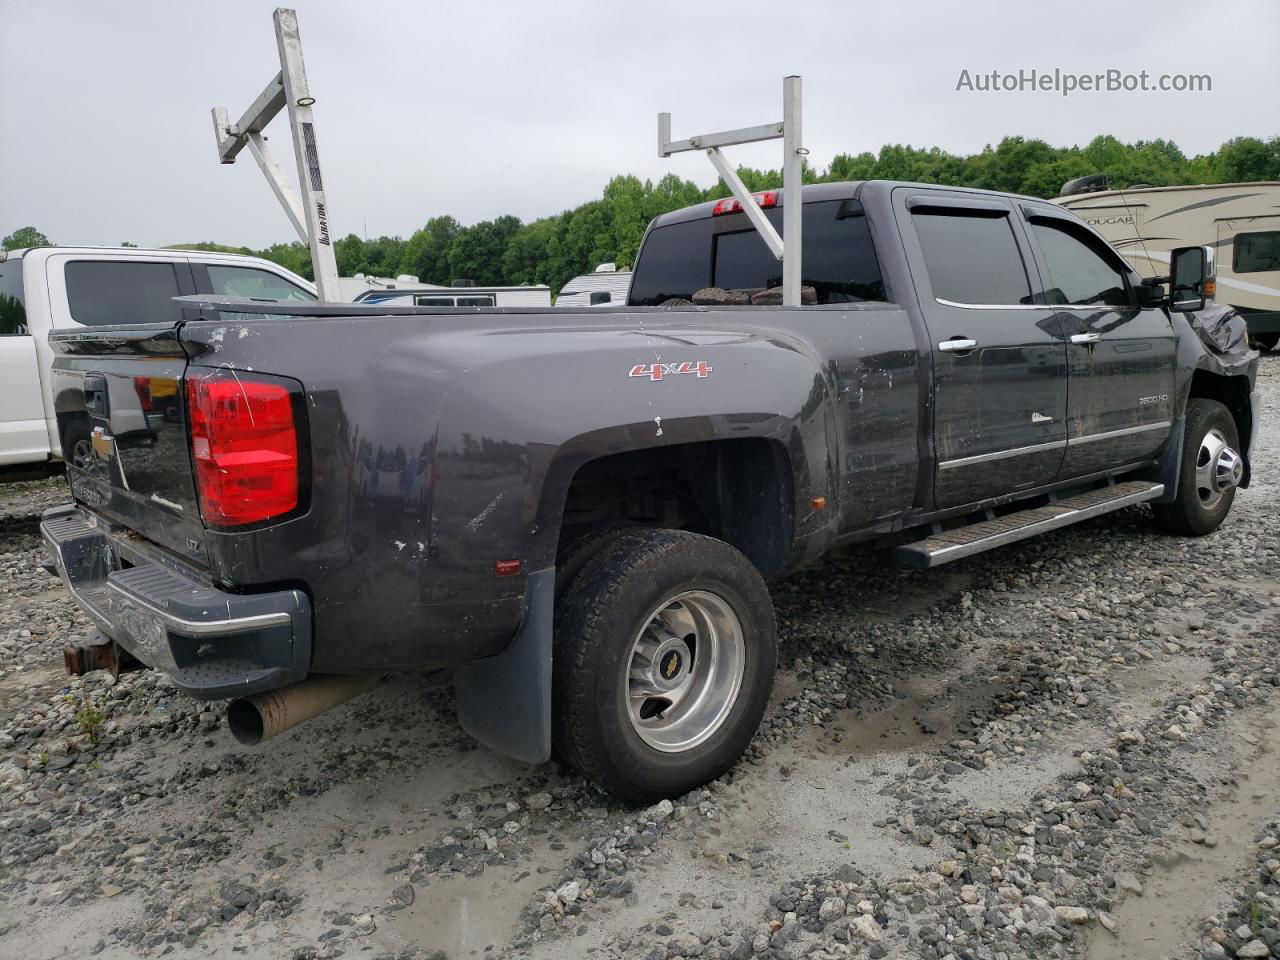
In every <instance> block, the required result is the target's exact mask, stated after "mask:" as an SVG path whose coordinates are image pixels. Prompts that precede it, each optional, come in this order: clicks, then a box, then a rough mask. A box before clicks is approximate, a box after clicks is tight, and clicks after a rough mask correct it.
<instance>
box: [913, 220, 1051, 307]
mask: <svg viewBox="0 0 1280 960" xmlns="http://www.w3.org/2000/svg"><path fill="white" fill-rule="evenodd" d="M911 222H912V223H913V224H914V225H915V229H916V236H917V237H919V239H920V247H921V249H922V250H923V251H924V262H925V267H926V268H927V269H928V271H929V282H930V284H932V286H933V295H934V297H935V298H936V299H938V300H946V301H949V302H951V303H960V304H968V305H974V306H976V305H1006V304H1029V303H1031V283H1030V281H1029V280H1028V279H1027V267H1026V264H1025V263H1024V262H1023V260H1022V254H1021V253H1020V252H1019V250H1018V242H1017V240H1016V239H1015V238H1014V235H1013V224H1012V222H1011V221H1010V219H1009V216H1008V214H1007V213H1004V212H1001V211H994V210H993V211H987V210H979V209H969V208H966V207H954V208H949V207H921V208H917V209H914V210H912V211H911Z"/></svg>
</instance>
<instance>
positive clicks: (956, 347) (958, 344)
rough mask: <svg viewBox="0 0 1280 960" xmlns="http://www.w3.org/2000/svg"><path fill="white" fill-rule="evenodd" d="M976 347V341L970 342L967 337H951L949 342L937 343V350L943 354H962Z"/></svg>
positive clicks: (941, 341)
mask: <svg viewBox="0 0 1280 960" xmlns="http://www.w3.org/2000/svg"><path fill="white" fill-rule="evenodd" d="M977 345H978V341H977V340H970V339H968V338H967V337H952V338H951V339H950V340H940V341H938V349H939V350H941V351H942V352H943V353H964V352H965V351H967V350H972V349H973V348H974V347H976V346H977Z"/></svg>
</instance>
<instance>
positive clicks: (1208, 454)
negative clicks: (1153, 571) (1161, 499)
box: [1152, 397, 1244, 537]
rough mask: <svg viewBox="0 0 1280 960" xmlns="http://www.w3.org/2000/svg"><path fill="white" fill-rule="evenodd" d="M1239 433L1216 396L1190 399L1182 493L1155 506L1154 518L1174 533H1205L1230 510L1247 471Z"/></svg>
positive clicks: (1182, 466)
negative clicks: (1242, 475)
mask: <svg viewBox="0 0 1280 960" xmlns="http://www.w3.org/2000/svg"><path fill="white" fill-rule="evenodd" d="M1243 469H1244V462H1243V459H1242V458H1241V455H1240V435H1239V433H1238V432H1237V431H1236V422H1235V420H1234V419H1233V418H1232V416H1231V411H1229V410H1228V409H1227V408H1226V407H1224V406H1223V405H1222V404H1221V403H1219V402H1218V401H1217V400H1207V399H1205V398H1203V397H1192V398H1191V400H1190V401H1188V403H1187V428H1186V435H1185V438H1184V441H1183V446H1182V464H1181V467H1180V468H1179V472H1178V496H1177V499H1176V500H1174V501H1173V502H1172V503H1158V504H1154V505H1153V506H1152V509H1153V510H1154V511H1155V515H1156V522H1157V523H1158V524H1159V525H1160V526H1161V527H1163V528H1164V529H1165V530H1167V531H1169V532H1170V533H1175V534H1178V535H1179V536H1184V537H1203V536H1204V535H1205V534H1207V533H1213V531H1215V530H1217V529H1218V527H1219V526H1221V524H1222V521H1223V520H1225V519H1226V518H1227V514H1228V513H1230V512H1231V504H1232V501H1234V500H1235V496H1236V484H1237V483H1239V481H1240V476H1241V474H1242V473H1243Z"/></svg>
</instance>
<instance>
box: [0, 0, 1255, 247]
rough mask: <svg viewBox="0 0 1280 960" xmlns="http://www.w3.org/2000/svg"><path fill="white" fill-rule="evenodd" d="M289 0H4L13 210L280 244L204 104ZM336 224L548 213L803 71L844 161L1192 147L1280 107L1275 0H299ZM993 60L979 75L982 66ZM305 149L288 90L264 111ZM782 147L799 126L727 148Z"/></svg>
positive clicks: (814, 159) (87, 232)
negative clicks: (1022, 80)
mask: <svg viewBox="0 0 1280 960" xmlns="http://www.w3.org/2000/svg"><path fill="white" fill-rule="evenodd" d="M275 6H276V4H275V3H274V2H259V0H217V2H196V0H185V2H176V0H129V2H124V0H77V2H72V0H41V2H36V0H0V90H3V91H4V93H3V95H2V96H0V236H3V235H5V234H8V233H9V232H11V231H12V230H14V229H16V228H17V227H20V226H27V225H33V226H35V227H37V228H39V229H40V230H41V231H43V232H44V233H45V234H46V235H47V236H48V237H49V238H50V239H51V240H52V241H54V242H56V243H62V244H89V243H92V244H112V245H114V244H119V243H121V242H122V241H129V242H131V243H135V244H139V245H141V246H161V245H166V244H171V243H181V242H188V241H196V240H213V241H217V242H221V243H228V244H235V245H241V244H244V245H248V246H253V247H261V246H265V245H267V244H270V243H274V242H277V241H288V240H292V239H295V234H294V233H293V229H292V227H291V226H290V225H289V222H288V220H287V219H286V218H285V215H284V212H283V210H282V209H281V208H280V206H279V205H278V203H277V202H276V200H275V198H274V196H273V194H272V193H271V192H270V190H269V188H268V186H267V183H266V181H265V179H264V178H263V177H262V174H261V173H260V172H259V171H258V169H257V166H256V165H255V164H254V162H253V160H252V158H251V157H250V156H249V154H248V152H247V151H246V152H245V153H243V154H241V156H240V158H239V159H238V160H237V162H236V163H235V164H233V165H228V166H224V165H220V164H219V163H218V161H217V157H216V153H215V149H214V136H213V126H212V121H211V119H210V113H209V111H210V108H211V107H214V106H225V107H227V108H228V110H229V112H230V114H231V116H232V117H233V118H235V117H238V116H239V115H240V114H241V113H242V112H243V111H244V109H245V108H246V107H248V105H249V104H250V102H251V101H252V100H253V99H254V97H256V96H257V94H258V93H259V92H260V91H261V90H262V88H263V87H264V86H265V85H266V83H267V81H268V80H269V79H270V78H271V77H272V76H274V74H275V73H276V71H277V70H278V69H279V61H278V57H277V53H276V45H275V34H274V28H273V25H272V17H271V14H272V11H273V10H274V8H275ZM296 9H297V11H298V19H299V24H300V27H301V33H302V41H303V47H304V50H305V54H306V67H307V74H308V79H309V82H310V86H311V93H312V95H313V96H314V97H315V98H316V103H315V106H314V110H315V120H316V132H317V140H318V144H319V151H320V160H321V165H322V168H323V172H324V180H325V187H326V192H327V198H328V201H329V211H330V217H331V229H332V230H333V231H334V232H335V233H336V234H337V235H339V236H341V235H345V234H347V233H356V234H360V235H367V236H370V237H373V236H378V235H381V234H391V235H395V234H399V235H402V236H406V237H407V236H408V235H409V234H411V233H412V232H413V231H414V230H415V229H417V228H418V227H419V226H421V225H422V224H423V223H424V222H425V221H426V220H427V219H428V218H429V217H432V216H435V215H439V214H452V215H453V216H455V217H457V218H458V219H459V220H460V221H462V222H463V223H473V222H475V221H478V220H484V219H489V218H492V217H495V216H500V215H503V214H514V215H516V216H518V217H520V218H521V219H524V220H530V219H534V218H537V217H540V216H546V215H548V214H554V213H558V212H560V211H561V210H565V209H568V208H571V207H574V206H577V205H578V204H581V203H583V202H585V201H587V200H590V199H592V198H594V197H598V196H599V195H600V192H601V190H602V188H603V187H604V185H605V184H606V183H607V182H608V180H609V178H610V177H612V176H614V175H616V174H620V173H631V174H635V175H637V176H640V177H642V178H652V179H657V178H659V177H661V176H663V175H664V174H666V173H676V174H678V175H679V176H681V177H685V178H688V179H692V180H694V181H696V182H697V183H699V184H700V185H703V186H707V185H710V184H711V183H713V182H714V181H715V173H714V171H713V169H712V167H711V164H710V163H709V162H708V160H707V158H706V157H705V156H702V155H700V154H697V153H689V154H682V155H678V156H675V157H671V158H668V159H662V158H659V157H658V156H657V148H656V141H657V132H656V125H657V121H656V115H657V113H658V112H659V111H667V112H670V113H671V114H672V135H673V137H676V138H684V137H687V136H690V135H693V134H697V133H710V132H714V131H717V130H724V129H730V128H735V127H741V126H752V125H755V124H761V123H768V122H772V121H775V120H778V119H780V118H781V113H782V107H781V99H782V77H784V76H785V75H787V74H791V73H795V74H800V75H802V76H803V78H804V144H805V146H806V147H807V148H808V149H809V151H810V157H809V159H810V161H811V163H813V164H814V165H815V166H818V167H822V166H825V165H826V164H827V163H829V162H830V160H831V158H832V156H833V155H835V154H837V153H858V152H862V151H873V152H874V151H877V150H879V148H880V147H881V146H882V145H883V144H886V143H909V144H912V145H914V146H939V147H941V148H943V149H944V150H948V151H951V152H954V153H968V152H974V151H978V150H981V149H982V147H983V146H984V145H986V144H989V143H991V144H994V143H996V142H998V141H999V140H1000V139H1001V138H1002V137H1004V136H1009V135H1021V136H1024V137H1038V138H1041V139H1044V140H1047V141H1048V142H1050V143H1052V144H1055V145H1068V144H1084V143H1087V142H1088V141H1089V140H1090V139H1092V138H1093V137H1094V136H1096V135H1098V134H1100V133H1111V134H1114V135H1115V136H1117V137H1119V138H1120V139H1122V140H1125V141H1132V140H1137V139H1154V138H1157V137H1164V138H1169V139H1172V140H1174V141H1175V142H1176V143H1178V145H1179V146H1181V147H1182V149H1183V151H1184V152H1185V153H1187V154H1188V155H1193V154H1196V153H1204V152H1208V151H1211V150H1213V149H1215V148H1216V147H1217V146H1218V145H1219V144H1220V143H1222V141H1224V140H1226V139H1228V138H1230V137H1236V136H1257V137H1264V138H1270V137H1274V136H1276V135H1278V134H1280V106H1278V103H1280V101H1277V97H1276V91H1277V90H1280V57H1277V56H1276V49H1277V45H1278V44H1280V4H1278V3H1276V2H1275V0H1224V2H1215V3H1203V2H1187V3H1178V2H1172V0H1159V2H1145V0H1137V2H1132V0H1131V2H1127V3H1118V2H1115V0H1107V2H1096V0H1075V2H1072V3H1070V4H1047V3H1027V2H988V3H980V2H977V0H969V2H963V3H957V2H925V0H894V2H890V3H885V2H878V3H875V4H870V3H865V2H855V0H843V2H839V0H837V2H827V0H792V2H789V3H785V4H779V3H762V2H756V0H733V2H721V0H716V2H703V3H699V2H695V0H683V2H669V0H630V2H626V3H622V2H615V0H585V2H582V0H556V2H548V0H503V2H490V0H468V2H465V3H449V2H442V0H435V2H432V3H421V2H418V3H414V2H407V0H401V2H397V0H385V2H381V0H366V2H350V0H347V2H343V0H299V3H298V5H297V7H296ZM1055 68H1057V69H1059V70H1062V71H1064V72H1070V73H1076V74H1093V73H1097V72H1103V71H1106V70H1109V69H1112V70H1118V71H1121V72H1125V73H1135V74H1136V73H1137V72H1138V71H1141V70H1146V71H1148V72H1149V73H1150V74H1151V76H1152V78H1153V79H1154V78H1155V77H1158V76H1159V75H1161V74H1175V73H1208V74H1209V75H1210V76H1211V78H1212V90H1211V92H1200V93H1173V92H1170V93H1159V92H1137V91H1135V92H1079V91H1077V92H1075V93H1073V94H1072V95H1070V96H1066V97H1064V96H1062V95H1061V94H1060V93H1056V92H1052V91H1048V92H1046V91H1021V92H996V93H989V92H987V93H984V92H979V91H975V90H957V85H958V84H959V83H960V80H961V77H962V71H965V70H967V71H968V72H969V76H970V78H971V79H973V78H976V76H977V75H979V74H989V73H990V72H991V71H992V70H997V71H1000V72H1002V73H1017V72H1018V71H1019V70H1026V71H1029V70H1032V69H1036V70H1038V71H1040V72H1041V73H1044V72H1046V71H1047V72H1049V73H1052V71H1053V70H1054V69H1055ZM975 83H976V81H975ZM267 134H268V137H269V139H270V142H271V144H272V147H273V149H274V151H275V154H276V158H277V160H278V161H279V162H280V164H281V166H282V167H284V168H285V169H286V171H288V172H289V174H290V175H292V174H293V171H294V170H295V169H296V168H295V166H294V161H293V156H292V151H291V149H290V142H289V132H288V128H287V124H286V122H285V120H284V118H283V117H281V118H278V119H277V120H276V121H275V122H274V123H273V124H272V126H271V127H269V128H268V130H267ZM727 153H728V155H729V157H730V159H731V161H733V162H735V163H738V164H744V165H748V166H754V167H778V166H780V161H781V144H780V143H779V142H774V143H761V144H752V145H748V146H743V147H737V148H732V149H730V150H728V151H727Z"/></svg>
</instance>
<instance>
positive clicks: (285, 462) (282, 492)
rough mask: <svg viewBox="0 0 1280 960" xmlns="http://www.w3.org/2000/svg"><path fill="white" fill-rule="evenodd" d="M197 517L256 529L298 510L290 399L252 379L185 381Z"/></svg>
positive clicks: (282, 390)
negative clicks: (247, 525) (196, 498)
mask: <svg viewBox="0 0 1280 960" xmlns="http://www.w3.org/2000/svg"><path fill="white" fill-rule="evenodd" d="M187 416H188V418H189V420H190V423H191V456H192V459H193V460H194V461H195V469H196V490H197V491H198V492H199V494H200V512H201V514H202V515H203V516H204V520H205V522H206V523H208V524H210V525H213V526H241V525H243V524H246V523H259V522H261V521H263V520H269V519H270V518H271V517H278V516H280V515H281V514H284V513H288V512H289V511H290V510H293V509H294V508H295V507H297V505H298V468H299V459H298V435H297V430H296V429H295V426H294V421H293V400H292V398H291V397H290V395H289V391H288V390H287V389H286V388H285V387H283V386H281V385H280V384H278V383H268V382H264V381H262V380H256V379H253V376H252V374H243V373H231V375H224V374H222V373H218V374H211V375H210V376H208V377H205V378H203V379H189V380H187Z"/></svg>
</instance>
